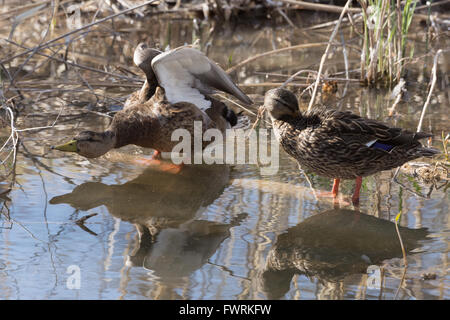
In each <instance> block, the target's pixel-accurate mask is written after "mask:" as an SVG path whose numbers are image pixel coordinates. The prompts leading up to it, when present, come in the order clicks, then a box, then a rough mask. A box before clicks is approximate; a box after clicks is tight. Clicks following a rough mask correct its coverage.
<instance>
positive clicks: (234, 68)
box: [227, 42, 327, 73]
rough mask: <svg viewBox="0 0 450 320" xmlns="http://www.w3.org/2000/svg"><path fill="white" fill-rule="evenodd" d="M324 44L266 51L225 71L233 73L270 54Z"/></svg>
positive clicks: (308, 44)
mask: <svg viewBox="0 0 450 320" xmlns="http://www.w3.org/2000/svg"><path fill="white" fill-rule="evenodd" d="M326 44H327V43H326V42H318V43H304V44H299V45H296V46H291V47H286V48H281V49H275V50H272V51H267V52H264V53H261V54H257V55H256V56H253V57H250V58H248V59H245V60H244V61H242V62H239V63H238V64H236V65H235V66H233V67H231V68H229V69H227V73H231V72H233V71H235V70H236V69H237V68H240V67H242V66H243V65H245V64H247V63H249V62H252V61H255V60H256V59H259V58H262V57H266V56H269V55H272V54H277V53H281V52H285V51H290V50H297V49H305V48H315V47H321V46H324V45H326Z"/></svg>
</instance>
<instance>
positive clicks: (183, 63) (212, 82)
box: [152, 47, 252, 111]
mask: <svg viewBox="0 0 450 320" xmlns="http://www.w3.org/2000/svg"><path fill="white" fill-rule="evenodd" d="M152 69H153V71H154V73H155V75H156V77H157V78H158V83H159V85H160V86H161V87H163V88H164V90H165V92H166V97H167V99H168V101H169V102H171V103H177V102H190V103H192V104H194V105H196V106H197V107H198V108H199V109H201V110H202V111H204V110H206V109H207V108H209V107H210V106H211V102H210V101H209V100H208V99H206V98H205V95H207V94H212V93H214V92H215V91H216V90H220V91H223V92H226V93H229V94H231V95H233V96H235V97H236V98H237V99H239V100H240V101H241V102H243V103H246V104H251V103H252V100H250V98H249V97H248V96H247V95H245V93H243V92H242V90H241V89H239V87H238V86H237V85H236V84H235V83H234V82H233V81H232V80H231V78H230V76H228V74H226V73H225V71H224V70H222V69H221V68H220V67H219V66H218V65H216V64H215V63H214V62H213V61H211V60H210V59H209V58H208V57H207V56H205V55H204V54H203V53H202V52H200V51H198V50H196V49H193V48H191V47H180V48H177V49H173V50H170V51H167V52H164V53H161V54H160V55H158V56H156V57H155V58H153V60H152Z"/></svg>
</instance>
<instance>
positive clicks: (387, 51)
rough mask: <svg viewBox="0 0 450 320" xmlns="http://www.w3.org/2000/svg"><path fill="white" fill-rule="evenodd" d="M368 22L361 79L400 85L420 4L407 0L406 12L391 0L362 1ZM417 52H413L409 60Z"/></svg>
mask: <svg viewBox="0 0 450 320" xmlns="http://www.w3.org/2000/svg"><path fill="white" fill-rule="evenodd" d="M358 2H359V3H360V5H361V7H362V13H363V21H364V39H363V41H364V42H363V51H362V54H361V79H362V80H364V81H365V82H366V83H367V84H373V83H375V82H384V83H385V84H389V85H390V84H392V83H396V82H398V81H399V80H400V78H401V76H402V73H403V66H404V64H405V58H406V35H407V34H408V30H409V27H410V25H411V21H412V18H413V15H414V10H415V8H416V2H415V1H413V0H406V2H405V4H404V6H403V9H402V7H401V2H400V0H397V2H396V4H394V2H390V1H388V0H358ZM413 52H414V50H413V49H411V51H410V53H409V58H411V57H412V55H413Z"/></svg>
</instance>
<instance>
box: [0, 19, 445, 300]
mask: <svg viewBox="0 0 450 320" xmlns="http://www.w3.org/2000/svg"><path fill="white" fill-rule="evenodd" d="M291 18H292V19H293V21H294V22H295V23H296V24H297V25H298V26H299V27H300V28H299V29H298V30H293V29H292V28H291V27H290V26H289V25H287V24H285V23H284V21H283V20H282V19H281V20H280V21H278V22H277V24H275V23H272V22H268V21H265V20H262V19H261V21H259V20H258V22H247V23H240V24H226V25H224V26H220V25H215V26H214V31H213V32H212V33H211V34H208V33H209V30H210V29H211V27H212V25H208V24H205V25H203V26H202V27H201V28H200V30H199V31H195V30H194V28H193V22H192V19H179V20H172V22H171V25H170V26H169V21H170V20H168V19H169V18H163V17H161V18H160V19H159V20H151V21H149V20H148V19H147V20H138V22H135V23H134V24H133V25H131V24H130V20H129V19H126V20H118V21H116V22H115V23H116V24H115V26H114V28H115V30H116V34H115V36H113V35H111V32H110V29H109V26H106V25H105V27H104V28H103V29H102V28H99V29H96V31H93V32H92V33H90V34H88V35H87V36H85V37H84V38H83V39H82V40H80V41H74V42H73V43H72V46H71V50H73V53H76V55H75V54H74V56H77V57H78V58H77V59H78V60H77V62H78V63H80V64H84V65H88V66H94V67H98V68H101V67H100V66H101V65H104V64H105V65H109V66H110V65H112V66H114V65H116V66H124V67H126V68H128V69H130V70H133V71H134V72H135V73H136V74H137V75H140V74H139V72H138V71H137V69H136V68H135V67H133V66H132V61H131V53H132V50H133V48H134V46H135V45H136V44H137V43H138V42H140V41H143V40H146V41H148V40H152V41H155V42H159V43H160V44H161V46H163V47H164V46H166V44H170V47H172V48H173V47H177V46H179V45H183V44H184V43H191V42H192V38H193V34H194V33H197V36H199V37H200V39H201V43H202V46H203V47H205V46H206V45H207V43H208V42H211V45H209V49H208V50H209V51H208V52H209V56H210V57H211V58H212V59H214V60H216V61H217V62H219V63H220V64H221V65H222V66H223V67H225V68H226V67H227V66H228V65H229V60H230V59H231V65H234V64H235V63H237V62H239V61H242V60H243V59H245V58H247V57H250V56H253V55H255V54H259V53H263V52H266V51H268V50H272V49H277V48H282V47H286V46H291V45H296V44H300V43H312V42H322V41H323V42H326V41H327V40H328V36H329V34H330V31H329V30H318V31H308V32H304V31H302V30H303V29H302V28H306V27H308V26H310V25H313V24H317V23H319V22H324V21H329V20H331V19H332V18H333V16H321V17H320V19H319V18H317V17H315V18H314V19H313V20H311V18H309V19H307V18H305V16H298V17H297V18H296V17H291ZM277 19H279V17H278V18H277ZM255 21H256V20H255ZM148 25H152V32H151V34H149V32H148V29H149V28H148ZM415 27H416V28H417V29H416V33H415V35H416V37H417V38H418V40H417V41H416V42H414V45H415V52H416V54H417V55H419V53H420V52H424V50H425V44H424V43H423V41H420V40H423V37H421V35H422V34H421V33H420V32H421V30H422V29H421V27H419V26H415ZM61 28H62V27H61ZM5 30H7V29H6V27H5ZM5 30H2V31H5ZM5 32H6V31H5ZM16 32H18V31H16ZM60 32H61V33H63V30H60ZM422 33H423V32H422ZM344 35H345V39H346V42H347V43H348V44H349V47H348V48H347V50H348V54H349V62H350V63H351V68H350V69H354V68H357V67H358V63H359V62H358V61H359V60H358V59H359V56H358V51H357V50H356V49H355V48H352V47H351V45H353V46H354V47H357V46H358V41H357V40H355V39H356V35H355V34H354V33H352V32H351V30H349V29H348V28H347V29H345V33H344ZM422 36H423V35H422ZM411 41H412V40H411ZM440 46H442V47H446V45H445V41H442V43H441V44H440ZM323 50H324V47H323V46H322V47H316V48H311V49H302V50H295V51H288V52H284V53H281V54H277V55H272V56H268V57H266V58H263V59H258V60H255V61H254V62H252V63H249V64H247V65H245V66H244V67H242V68H241V69H239V71H238V73H237V74H235V75H234V76H235V77H236V79H237V81H238V82H239V83H241V84H243V88H244V90H245V91H246V92H248V93H251V94H253V95H252V98H254V99H255V100H256V101H261V96H260V95H261V94H262V93H263V92H264V91H265V90H267V87H264V88H263V87H257V88H254V87H247V86H245V84H254V83H261V82H280V81H281V82H282V81H284V80H283V79H284V78H280V77H278V76H265V75H263V74H261V73H264V72H265V73H277V74H280V73H282V74H293V73H294V72H296V71H298V70H301V69H313V70H316V69H317V66H318V63H319V61H320V57H321V54H322V52H323ZM442 59H443V60H444V62H442V63H441V64H440V66H441V68H445V66H446V63H447V62H448V55H446V56H443V58H442ZM423 61H425V62H426V63H425V64H424V63H423ZM431 61H432V59H431V58H430V59H428V60H422V61H421V62H420V63H417V64H414V65H412V66H411V68H410V70H411V71H410V72H411V74H412V75H411V76H409V78H407V81H408V85H407V88H408V92H407V94H406V95H405V98H404V101H402V102H401V103H400V104H399V105H398V106H397V109H396V114H395V115H394V117H388V110H387V109H388V108H389V107H391V106H392V103H393V100H392V99H390V92H391V91H390V90H388V89H377V88H372V89H369V88H365V87H360V85H359V84H358V83H357V82H356V83H351V84H350V85H348V86H347V87H345V83H341V82H339V84H338V93H337V97H336V96H330V97H326V96H325V95H322V97H320V99H321V100H322V101H323V102H326V103H328V104H331V105H334V106H335V107H339V108H342V109H348V110H351V111H353V112H355V113H358V114H362V115H365V116H368V117H371V118H375V119H381V120H384V121H387V122H389V123H391V124H395V125H399V126H403V127H406V128H409V129H411V130H415V128H416V126H417V122H418V119H419V115H420V112H421V110H422V106H423V103H424V101H425V99H426V94H427V92H428V91H427V90H428V89H427V82H428V80H427V79H428V78H429V75H430V70H431V63H432V62H431ZM21 62H23V60H21ZM17 64H18V63H17V62H15V63H14V65H17ZM326 69H327V70H326V71H327V72H328V74H332V73H335V72H338V71H342V70H344V62H343V57H342V48H340V47H336V50H334V52H333V56H332V57H331V59H330V60H328V62H327V68H326ZM108 70H109V71H111V72H117V73H119V71H118V70H119V69H118V68H108ZM446 72H447V70H444V69H441V70H440V73H439V75H440V77H439V79H442V80H440V81H438V83H437V86H436V92H435V94H434V96H433V99H432V101H431V104H430V107H429V110H428V112H427V115H426V118H425V122H424V130H427V131H431V132H433V133H434V134H435V139H433V141H432V145H433V146H434V147H436V148H440V149H441V150H442V141H441V139H440V136H441V131H444V132H448V130H449V126H448V123H449V116H448V105H449V101H448V99H449V97H448V91H446V90H447V87H446V85H447V84H446V82H445V81H446V78H445V76H442V75H444V74H445V73H446ZM82 75H83V76H84V78H83V77H82ZM97 76H98V78H96V77H97ZM127 76H130V74H127ZM339 77H344V76H343V75H339ZM81 78H83V79H84V80H87V81H88V82H90V83H92V87H93V88H94V89H92V91H91V90H89V89H86V87H82V85H80V84H81V82H82V80H80V79H81ZM38 79H39V80H38ZM21 81H23V82H22V84H21V88H22V89H23V88H33V89H34V90H32V91H30V90H26V89H23V90H22V93H23V94H24V96H25V98H26V100H24V101H25V102H24V103H23V104H22V105H21V106H20V108H21V114H20V117H19V118H18V120H17V123H16V127H18V128H27V127H36V126H46V125H51V124H52V122H53V121H54V120H55V119H58V121H57V126H55V127H53V128H47V129H44V130H35V131H30V132H22V133H21V144H20V146H19V149H18V156H17V163H16V175H15V176H14V177H13V178H12V177H11V176H10V177H8V179H6V180H5V181H4V182H2V184H1V185H0V188H2V189H0V210H1V213H2V216H1V221H0V222H1V229H0V234H1V235H0V236H1V240H2V241H1V242H0V297H1V298H2V299H268V298H270V299H394V298H397V299H448V298H450V295H449V292H448V287H449V276H448V271H447V270H448V262H447V260H448V247H449V231H450V229H449V220H448V212H449V204H450V198H449V194H448V191H446V189H445V188H444V187H441V188H439V189H436V187H433V190H432V192H431V195H430V197H429V198H426V197H423V196H422V197H421V196H417V195H416V194H415V193H420V194H423V195H426V194H427V193H428V190H429V189H430V187H431V185H427V184H424V183H422V182H420V181H418V180H417V179H414V178H412V177H410V176H407V175H406V174H405V173H401V174H400V181H401V182H402V183H403V186H402V185H399V184H398V183H395V182H392V180H391V179H392V177H393V174H394V172H393V171H392V172H390V171H387V172H382V173H379V174H376V175H374V176H371V177H368V178H365V179H364V184H363V189H362V194H361V205H360V208H359V211H357V210H355V209H356V208H353V206H351V205H348V204H347V203H346V200H348V197H349V196H350V195H351V193H352V188H353V183H352V182H350V181H346V182H344V183H343V186H342V188H341V192H342V193H343V195H344V196H343V199H341V203H340V208H335V207H334V205H333V203H332V202H331V201H330V200H327V199H324V198H320V199H316V198H315V196H314V192H313V191H312V189H311V188H310V185H309V183H308V181H307V180H306V179H305V177H304V176H303V175H302V174H300V172H299V170H298V168H297V166H296V164H295V162H294V161H292V160H291V159H290V158H289V157H288V156H287V155H286V154H285V153H284V152H283V151H282V150H280V166H279V170H278V172H277V174H275V175H271V176H264V175H261V173H260V169H259V168H258V166H256V165H236V166H232V167H227V166H194V167H186V168H184V169H183V171H182V172H181V173H180V174H178V175H173V174H170V173H161V172H158V171H155V170H152V169H151V168H150V169H149V168H146V167H144V166H142V165H137V164H133V162H132V159H133V157H136V156H141V153H142V152H141V150H140V149H139V148H135V147H131V146H130V147H125V148H122V149H121V150H119V151H115V152H112V155H111V156H110V157H109V158H108V159H105V158H100V159H95V160H86V159H84V158H82V157H80V156H77V155H73V154H63V153H59V152H56V151H51V150H50V146H51V145H54V144H56V143H58V142H61V141H65V140H67V139H68V138H70V137H72V136H73V135H75V134H76V132H78V131H80V130H81V129H86V128H88V129H99V128H105V127H106V126H107V124H108V123H109V119H108V118H106V117H103V116H99V115H98V114H95V113H92V112H88V111H87V110H88V109H89V110H93V111H98V112H108V111H111V110H112V111H114V110H117V108H118V106H120V104H121V103H122V102H123V100H124V98H125V97H126V95H127V94H129V93H130V92H132V91H133V90H134V88H137V87H138V86H139V83H136V86H134V87H133V86H125V87H107V88H104V87H101V85H99V86H97V85H96V84H95V83H99V82H102V81H106V82H108V83H111V82H112V80H111V78H105V76H103V75H101V74H99V75H97V74H95V73H90V74H88V73H86V74H85V73H84V72H83V73H81V74H77V73H76V72H74V71H73V70H72V71H69V72H67V71H65V70H64V67H63V65H61V64H60V63H54V62H50V63H46V64H45V65H44V66H43V67H42V68H39V69H38V70H36V72H35V73H33V74H30V75H29V76H28V77H27V78H24V79H23V80H21ZM58 82H65V83H66V84H65V85H60V84H59V83H58ZM45 83H47V84H45ZM67 83H70V84H67ZM128 84H131V83H128ZM36 88H37V89H39V90H36ZM43 88H44V89H47V90H49V89H51V90H50V91H47V92H45V91H43V90H44V89H43ZM81 88H82V89H83V92H82V93H80V92H75V91H73V89H81ZM61 89H66V90H67V89H71V90H72V91H66V92H64V91H62V90H61ZM298 90H299V92H301V91H302V90H303V88H298ZM344 91H345V96H344ZM94 92H95V93H96V94H97V97H96V96H95V95H94V94H93V93H94ZM89 103H90V104H89ZM305 103H308V99H305ZM303 107H305V106H303ZM61 108H63V109H62V111H61ZM253 111H256V107H253ZM58 114H60V116H59V117H58ZM42 115H45V116H44V117H42ZM7 136H8V130H7V128H6V127H3V128H2V129H0V137H2V140H1V141H4V139H5V137H7ZM150 153H151V151H150V150H144V154H150ZM127 154H132V156H129V157H128V156H125V155H127ZM309 177H310V179H311V182H312V184H313V186H314V189H315V190H328V189H329V188H330V187H331V183H332V182H331V181H330V180H329V179H324V178H321V177H317V176H314V175H309ZM12 181H14V184H13V185H12V190H11V191H10V192H9V193H5V194H2V192H1V191H2V190H6V188H8V186H9V185H10V183H11V182H12ZM437 186H438V187H439V186H442V181H441V183H438V185H437ZM414 192H415V193H414ZM399 211H402V217H401V220H400V225H401V226H402V227H403V228H402V229H400V232H401V234H402V237H403V241H404V244H405V247H406V251H407V261H408V268H407V272H406V276H405V281H404V283H403V284H402V283H401V278H402V276H403V271H404V266H403V259H402V253H401V248H400V244H399V242H398V238H397V235H396V232H395V227H394V221H395V216H396V215H397V213H398V212H399ZM90 214H96V215H95V216H92V217H91V218H89V219H88V220H86V221H85V223H84V224H83V225H79V224H77V223H76V221H77V220H78V219H80V218H82V217H85V216H87V215H90ZM73 266H75V267H73ZM73 268H75V270H76V271H77V270H78V271H79V272H80V276H81V278H80V283H79V285H80V286H79V288H73V285H74V284H75V285H76V284H77V283H76V282H72V279H73V277H72V276H73V270H74V269H73ZM377 272H379V273H377ZM424 273H432V274H435V275H436V277H435V279H431V280H424V279H423V274H424ZM377 274H380V277H379V278H376V277H375V278H376V279H378V280H380V282H379V283H378V284H379V286H377V285H374V284H373V279H375V278H374V275H375V276H376V275H377ZM375 282H376V281H375ZM375 284H376V283H375ZM71 288H72V289H71Z"/></svg>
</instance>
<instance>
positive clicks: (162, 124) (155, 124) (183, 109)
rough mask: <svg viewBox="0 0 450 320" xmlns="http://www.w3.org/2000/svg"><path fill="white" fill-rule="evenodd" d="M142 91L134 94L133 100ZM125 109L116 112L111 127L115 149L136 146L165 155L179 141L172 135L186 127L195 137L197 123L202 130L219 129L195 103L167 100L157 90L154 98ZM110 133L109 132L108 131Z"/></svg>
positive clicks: (158, 89)
mask: <svg viewBox="0 0 450 320" xmlns="http://www.w3.org/2000/svg"><path fill="white" fill-rule="evenodd" d="M137 95H139V92H135V93H133V95H132V96H131V98H132V99H134V98H135V97H136V96H137ZM125 105H126V108H124V109H123V110H121V111H119V112H118V113H116V115H115V116H114V118H113V121H112V123H111V125H110V127H109V129H108V130H109V131H112V132H114V134H115V137H116V144H115V146H114V147H115V148H120V147H122V146H125V145H127V144H135V145H138V146H141V147H145V148H152V149H156V150H158V151H162V152H170V151H172V148H173V147H174V146H175V145H177V144H178V143H179V141H171V135H172V132H173V131H174V130H175V129H178V128H183V129H186V130H187V131H189V133H190V134H191V137H193V136H194V121H201V122H202V123H203V126H202V131H203V132H204V131H205V130H207V129H210V128H217V125H216V123H215V122H213V121H211V120H210V119H208V117H205V115H204V114H203V113H202V112H201V111H200V110H199V109H198V108H197V107H196V106H194V105H193V104H191V103H185V102H179V103H175V104H171V103H169V102H168V101H167V100H165V96H164V89H162V88H159V87H158V88H157V89H156V93H155V94H154V95H153V97H152V98H150V99H149V100H147V101H146V102H145V103H139V102H138V101H134V102H133V101H130V99H129V100H128V101H127V102H126V103H125ZM108 130H107V131H108Z"/></svg>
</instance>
